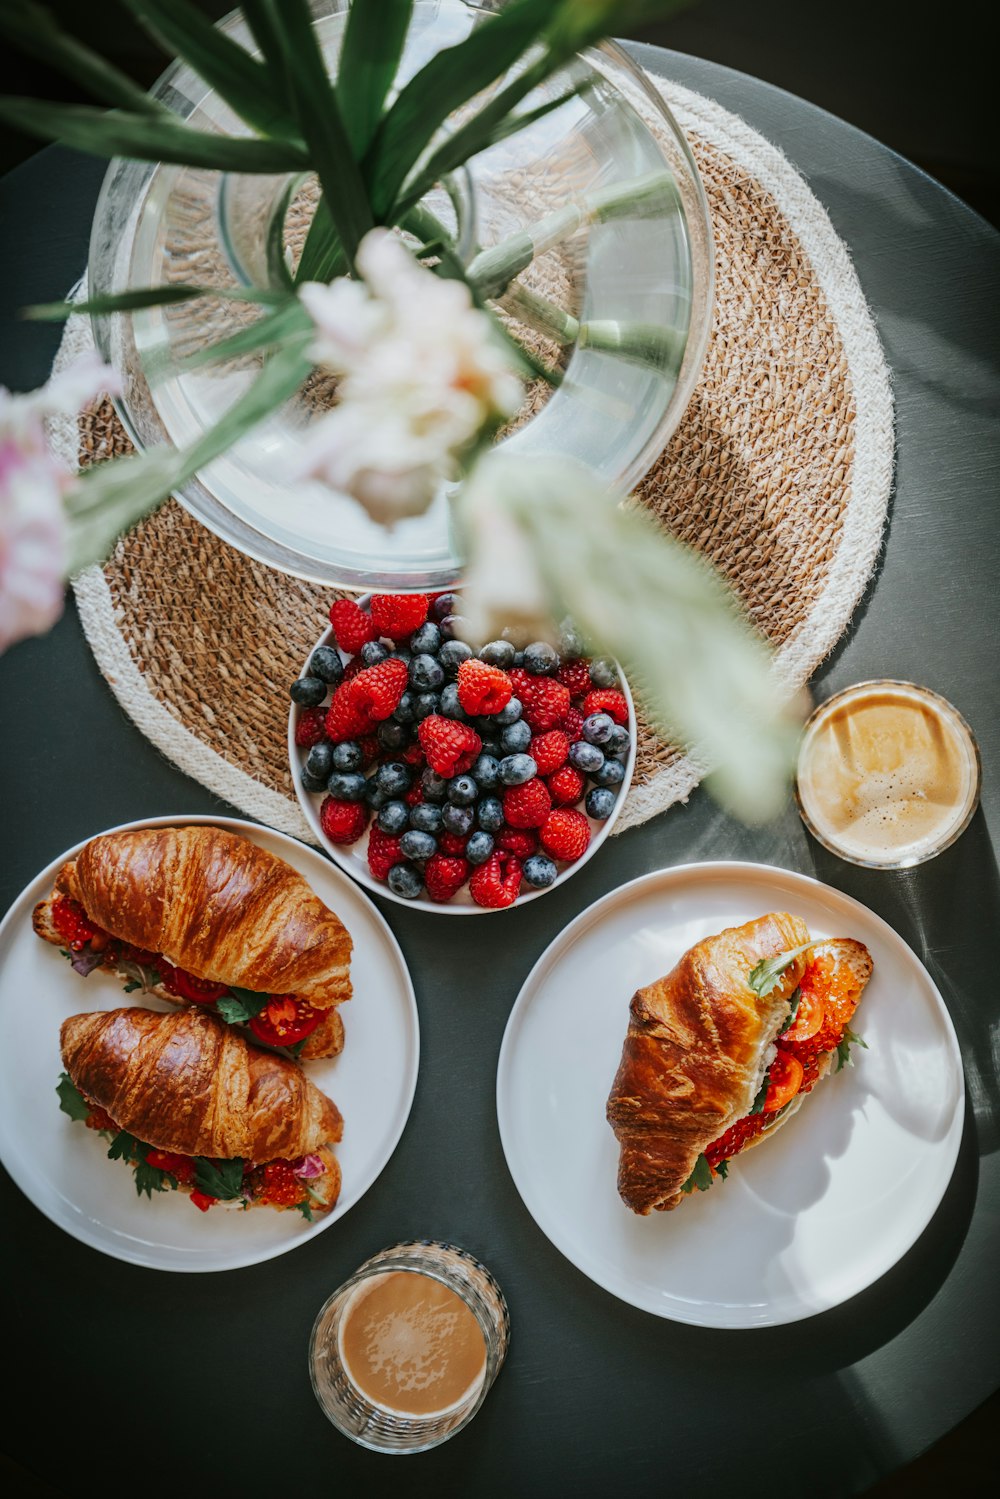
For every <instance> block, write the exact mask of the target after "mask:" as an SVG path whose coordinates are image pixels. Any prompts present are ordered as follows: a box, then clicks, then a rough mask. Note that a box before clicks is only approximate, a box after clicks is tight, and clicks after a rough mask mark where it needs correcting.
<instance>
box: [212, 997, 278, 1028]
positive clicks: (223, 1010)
mask: <svg viewBox="0 0 1000 1499" xmlns="http://www.w3.org/2000/svg"><path fill="white" fill-rule="evenodd" d="M270 997H271V996H270V995H269V994H258V993H257V992H256V991H255V990H253V989H236V988H230V990H229V993H228V994H223V995H222V996H221V998H220V999H218V1000H217V1001H216V1006H215V1007H216V1009H217V1010H218V1012H219V1014H220V1015H221V1016H222V1018H223V1020H228V1021H229V1024H230V1025H246V1023H247V1021H248V1020H252V1019H253V1017H254V1015H258V1014H259V1013H260V1011H261V1010H262V1009H263V1008H264V1006H265V1005H266V1004H267V1002H268V1000H269V999H270Z"/></svg>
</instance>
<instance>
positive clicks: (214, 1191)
mask: <svg viewBox="0 0 1000 1499" xmlns="http://www.w3.org/2000/svg"><path fill="white" fill-rule="evenodd" d="M193 1159H194V1163H195V1164H194V1184H195V1186H196V1187H197V1188H198V1191H199V1192H204V1193H205V1196H206V1197H217V1198H218V1199H219V1201H220V1202H231V1201H232V1200H233V1198H235V1197H242V1196H243V1162H242V1160H241V1159H240V1157H239V1156H234V1157H233V1159H232V1160H228V1161H210V1160H207V1159H206V1157H205V1156H195V1157H194V1158H193Z"/></svg>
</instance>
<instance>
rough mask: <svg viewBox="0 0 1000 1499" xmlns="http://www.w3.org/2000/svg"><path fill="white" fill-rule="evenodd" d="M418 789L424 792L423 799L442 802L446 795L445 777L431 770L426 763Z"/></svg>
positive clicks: (446, 782)
mask: <svg viewBox="0 0 1000 1499" xmlns="http://www.w3.org/2000/svg"><path fill="white" fill-rule="evenodd" d="M420 789H421V790H422V791H423V793H424V800H425V801H428V802H443V801H444V799H445V797H446V796H447V795H448V781H447V778H446V777H445V776H439V775H438V773H437V771H436V770H431V767H430V766H429V765H427V766H425V767H424V771H423V774H422V775H421V777H420Z"/></svg>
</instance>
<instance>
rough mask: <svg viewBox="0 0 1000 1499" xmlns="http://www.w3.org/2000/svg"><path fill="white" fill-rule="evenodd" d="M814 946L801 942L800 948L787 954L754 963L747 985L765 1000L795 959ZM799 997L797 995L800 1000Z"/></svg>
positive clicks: (792, 948) (790, 949) (814, 944)
mask: <svg viewBox="0 0 1000 1499" xmlns="http://www.w3.org/2000/svg"><path fill="white" fill-rule="evenodd" d="M815 946H816V943H815V942H803V943H802V945H801V946H800V947H790V948H789V949H788V951H787V952H779V953H777V954H776V955H775V957H773V958H761V960H760V962H759V963H755V964H754V966H753V967H752V968H751V970H750V976H749V978H748V979H747V983H748V984H749V985H750V987H751V989H752V990H753V991H754V993H755V994H759V995H760V997H761V999H765V998H766V997H767V995H768V994H770V992H771V990H772V989H774V988H776V987H777V985H778V984H779V983H780V982H781V979H782V976H783V974H785V973H787V972H788V970H789V968H791V966H792V964H793V963H794V962H795V959H796V958H799V957H801V956H802V954H803V953H804V952H808V951H809V949H810V948H811V947H815ZM796 992H797V991H796ZM801 997H802V996H801V995H799V998H800V999H801ZM796 1008H797V1006H796Z"/></svg>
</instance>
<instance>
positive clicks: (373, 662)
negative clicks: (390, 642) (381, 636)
mask: <svg viewBox="0 0 1000 1499" xmlns="http://www.w3.org/2000/svg"><path fill="white" fill-rule="evenodd" d="M360 654H361V659H362V661H363V662H364V663H365V665H366V666H378V664H379V662H380V661H388V659H389V657H390V656H391V655H392V652H391V651H390V649H389V647H388V646H387V645H383V644H382V642H381V640H366V641H365V643H364V645H363V646H362V647H361V653H360Z"/></svg>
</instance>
